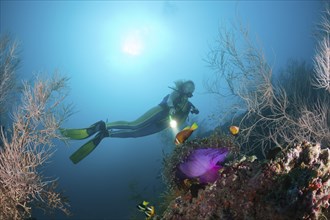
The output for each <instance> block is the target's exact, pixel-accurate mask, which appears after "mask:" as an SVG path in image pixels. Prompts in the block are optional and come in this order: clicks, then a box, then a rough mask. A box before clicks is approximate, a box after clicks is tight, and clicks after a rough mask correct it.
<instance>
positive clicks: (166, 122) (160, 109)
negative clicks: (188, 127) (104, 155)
mask: <svg viewBox="0 0 330 220" xmlns="http://www.w3.org/2000/svg"><path fill="white" fill-rule="evenodd" d="M174 83H175V88H172V87H169V88H170V89H172V90H173V92H172V93H171V94H168V95H167V96H165V97H164V98H163V100H162V102H161V103H160V104H158V105H157V106H155V107H153V108H151V109H150V110H149V111H147V112H146V113H144V114H143V115H142V116H140V117H139V118H137V119H136V120H135V121H131V122H129V121H115V122H110V123H106V122H104V121H98V122H96V123H95V124H93V125H91V126H90V127H88V128H82V129H64V128H61V129H60V132H61V133H62V135H63V136H65V137H68V138H69V139H74V140H81V139H85V138H88V137H91V136H92V135H94V134H96V135H95V137H94V138H92V139H91V140H90V141H88V142H87V143H86V144H84V145H83V146H81V147H80V148H79V149H78V150H77V151H76V152H74V153H73V154H72V155H71V156H70V159H71V161H72V162H73V163H74V164H76V163H78V162H79V161H81V160H82V159H84V158H85V157H86V156H87V155H88V154H89V153H91V152H92V151H93V150H94V149H95V148H96V146H97V145H98V144H99V143H100V142H101V140H102V139H103V138H105V137H117V138H136V137H143V136H146V135H150V134H154V133H157V132H159V131H162V130H164V129H165V128H168V127H169V126H170V122H171V121H172V120H174V121H176V123H177V125H179V126H180V125H181V124H182V123H184V122H185V120H186V119H187V117H188V115H189V113H192V114H198V113H199V110H198V109H197V108H196V107H195V106H194V105H193V104H192V103H191V102H189V100H188V99H189V98H191V97H192V96H193V92H194V91H195V84H194V82H193V81H191V80H187V81H182V80H179V81H176V82H174Z"/></svg>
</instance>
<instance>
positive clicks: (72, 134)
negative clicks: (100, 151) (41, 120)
mask: <svg viewBox="0 0 330 220" xmlns="http://www.w3.org/2000/svg"><path fill="white" fill-rule="evenodd" d="M60 132H61V134H62V135H63V136H64V137H68V138H70V139H74V140H80V139H85V138H88V137H89V136H90V135H89V134H88V132H87V128H83V129H65V128H60Z"/></svg>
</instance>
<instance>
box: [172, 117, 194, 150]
mask: <svg viewBox="0 0 330 220" xmlns="http://www.w3.org/2000/svg"><path fill="white" fill-rule="evenodd" d="M197 128H198V125H197V124H196V122H194V124H192V125H191V127H189V126H187V127H185V128H184V129H183V130H182V131H180V132H179V133H178V134H177V135H176V136H175V141H174V143H175V145H179V144H182V143H184V142H185V141H186V140H187V139H188V138H189V137H190V135H191V134H192V133H193V131H194V130H196V129H197Z"/></svg>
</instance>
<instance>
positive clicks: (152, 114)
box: [106, 105, 167, 130]
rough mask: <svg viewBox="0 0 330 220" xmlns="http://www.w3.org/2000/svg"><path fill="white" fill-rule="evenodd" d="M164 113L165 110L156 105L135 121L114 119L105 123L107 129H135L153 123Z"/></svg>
mask: <svg viewBox="0 0 330 220" xmlns="http://www.w3.org/2000/svg"><path fill="white" fill-rule="evenodd" d="M165 115H167V114H166V110H165V109H164V108H163V107H161V106H159V105H157V106H156V107H153V108H152V109H150V110H149V111H147V112H146V113H144V114H143V115H142V116H140V117H139V118H138V119H136V120H135V121H131V122H128V121H115V122H110V123H107V124H106V127H107V129H110V130H111V129H132V130H137V129H139V128H142V127H144V126H146V125H148V124H150V123H153V122H154V121H157V120H159V118H162V117H164V116H165Z"/></svg>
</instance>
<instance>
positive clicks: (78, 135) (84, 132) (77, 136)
mask: <svg viewBox="0 0 330 220" xmlns="http://www.w3.org/2000/svg"><path fill="white" fill-rule="evenodd" d="M104 130H106V125H105V122H104V121H98V122H96V123H95V124H92V125H91V126H90V127H88V128H81V129H70V128H69V129H66V128H60V132H61V134H62V135H63V136H64V137H68V138H70V139H74V140H81V139H85V138H88V137H90V136H92V135H94V134H95V133H96V132H98V131H104Z"/></svg>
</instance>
